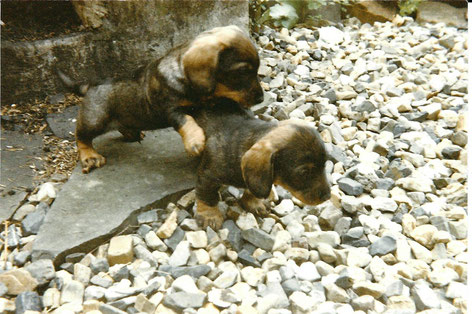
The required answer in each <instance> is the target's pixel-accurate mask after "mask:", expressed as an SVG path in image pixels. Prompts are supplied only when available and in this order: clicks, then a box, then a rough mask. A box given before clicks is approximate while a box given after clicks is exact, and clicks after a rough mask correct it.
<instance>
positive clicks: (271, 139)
mask: <svg viewBox="0 0 472 314" xmlns="http://www.w3.org/2000/svg"><path fill="white" fill-rule="evenodd" d="M293 134H294V128H292V127H291V126H290V124H288V123H285V122H281V123H280V124H279V126H277V127H276V128H274V129H273V130H271V131H270V132H269V133H267V134H266V135H264V136H263V137H262V138H261V139H260V140H259V141H257V142H256V143H255V144H254V145H252V147H251V148H250V149H249V150H248V151H246V153H244V155H243V157H242V158H241V170H242V174H243V179H244V182H245V183H246V185H247V187H248V189H249V190H250V191H251V193H252V194H254V196H256V197H258V198H267V197H268V196H269V194H270V190H271V188H272V183H273V182H274V158H275V154H276V153H277V152H278V151H279V150H280V149H282V148H284V147H285V146H286V144H287V143H288V142H289V141H290V139H291V138H292V136H293Z"/></svg>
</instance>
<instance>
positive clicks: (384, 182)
mask: <svg viewBox="0 0 472 314" xmlns="http://www.w3.org/2000/svg"><path fill="white" fill-rule="evenodd" d="M394 186H395V181H393V179H391V178H382V179H378V180H377V181H376V182H375V188H376V189H381V190H387V191H389V190H391V189H392V188H393V187H394Z"/></svg>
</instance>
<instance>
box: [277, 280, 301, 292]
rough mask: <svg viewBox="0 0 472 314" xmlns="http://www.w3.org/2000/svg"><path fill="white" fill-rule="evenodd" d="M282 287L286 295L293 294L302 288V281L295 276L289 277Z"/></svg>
mask: <svg viewBox="0 0 472 314" xmlns="http://www.w3.org/2000/svg"><path fill="white" fill-rule="evenodd" d="M282 288H283V289H284V291H285V293H286V295H291V294H292V293H293V292H295V291H300V290H301V287H300V282H299V281H298V279H295V278H291V279H287V280H285V281H284V282H282Z"/></svg>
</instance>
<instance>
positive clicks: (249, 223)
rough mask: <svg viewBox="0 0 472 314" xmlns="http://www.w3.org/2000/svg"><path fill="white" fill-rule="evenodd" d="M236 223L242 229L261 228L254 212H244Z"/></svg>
mask: <svg viewBox="0 0 472 314" xmlns="http://www.w3.org/2000/svg"><path fill="white" fill-rule="evenodd" d="M236 225H237V226H238V227H239V229H241V230H247V229H251V228H259V225H258V224H257V220H256V217H254V215H253V214H252V213H242V214H241V215H239V217H238V220H236Z"/></svg>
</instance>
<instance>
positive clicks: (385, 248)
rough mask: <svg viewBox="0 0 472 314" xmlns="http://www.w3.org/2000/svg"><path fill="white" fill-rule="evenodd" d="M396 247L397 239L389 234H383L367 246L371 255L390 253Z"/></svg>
mask: <svg viewBox="0 0 472 314" xmlns="http://www.w3.org/2000/svg"><path fill="white" fill-rule="evenodd" d="M396 249H397V240H395V239H394V238H393V237H391V236H383V237H381V238H380V239H378V240H377V241H375V242H374V243H372V245H371V246H370V247H369V254H370V255H372V256H376V255H380V256H383V255H385V254H388V253H391V252H393V251H395V250H396Z"/></svg>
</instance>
